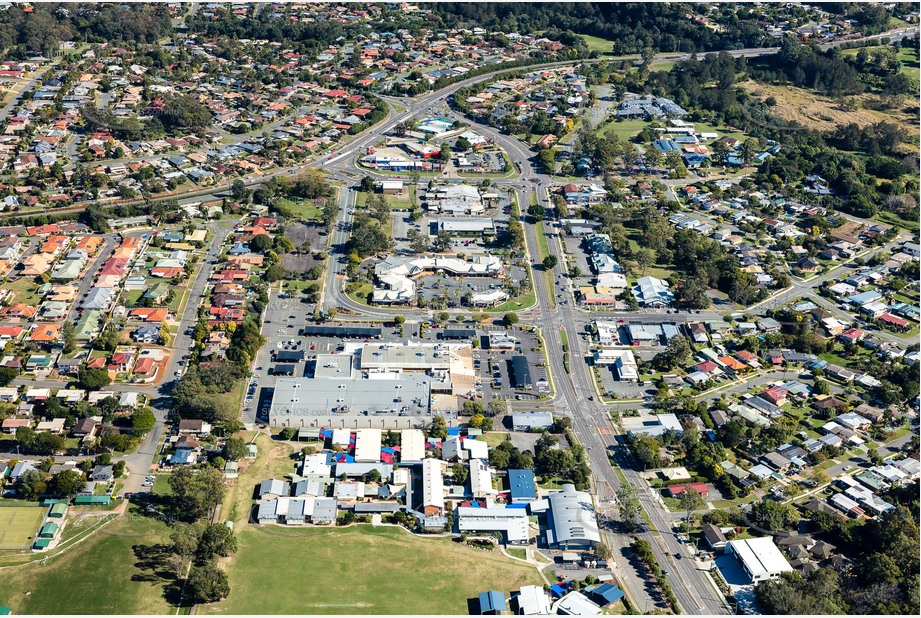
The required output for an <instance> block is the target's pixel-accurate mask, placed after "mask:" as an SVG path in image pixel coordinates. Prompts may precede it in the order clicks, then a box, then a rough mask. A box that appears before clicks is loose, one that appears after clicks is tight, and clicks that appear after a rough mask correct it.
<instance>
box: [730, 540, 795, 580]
mask: <svg viewBox="0 0 921 618" xmlns="http://www.w3.org/2000/svg"><path fill="white" fill-rule="evenodd" d="M729 545H731V546H732V551H733V552H734V553H735V554H736V555H737V556H738V557H739V560H741V561H742V562H743V564H745V567H746V569H747V570H748V572H749V573H751V575H752V576H753V577H754V576H755V575H758V574H762V573H763V574H770V573H778V572H781V571H792V570H793V568H792V567H791V566H790V563H788V562H787V559H786V558H784V557H783V554H782V553H780V550H779V549H778V548H777V546H776V545H774V540H773V539H771V537H761V538H756V539H741V540H738V541H729Z"/></svg>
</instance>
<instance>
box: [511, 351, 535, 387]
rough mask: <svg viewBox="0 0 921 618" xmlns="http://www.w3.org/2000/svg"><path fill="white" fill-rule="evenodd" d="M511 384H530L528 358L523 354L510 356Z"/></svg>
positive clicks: (516, 385)
mask: <svg viewBox="0 0 921 618" xmlns="http://www.w3.org/2000/svg"><path fill="white" fill-rule="evenodd" d="M512 386H514V387H515V388H525V387H528V386H531V369H530V367H528V359H527V357H525V356H522V355H518V356H513V357H512Z"/></svg>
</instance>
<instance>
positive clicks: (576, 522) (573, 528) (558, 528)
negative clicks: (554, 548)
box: [547, 483, 601, 545]
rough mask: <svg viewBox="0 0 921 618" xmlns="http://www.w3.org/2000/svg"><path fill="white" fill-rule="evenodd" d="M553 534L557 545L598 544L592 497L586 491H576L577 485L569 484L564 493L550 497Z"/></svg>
mask: <svg viewBox="0 0 921 618" xmlns="http://www.w3.org/2000/svg"><path fill="white" fill-rule="evenodd" d="M547 499H548V501H549V503H550V514H551V519H552V521H553V534H554V538H555V541H556V543H557V544H560V545H565V544H569V543H598V542H600V541H601V535H599V533H598V521H597V520H596V519H595V507H594V505H593V504H592V497H591V496H590V495H589V494H587V493H586V492H584V491H576V487H575V485H572V484H570V483H567V484H565V485H563V489H562V491H557V492H554V493H552V494H550V495H549V496H548V498H547Z"/></svg>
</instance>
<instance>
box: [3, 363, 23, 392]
mask: <svg viewBox="0 0 921 618" xmlns="http://www.w3.org/2000/svg"><path fill="white" fill-rule="evenodd" d="M18 375H19V372H18V371H16V370H15V369H13V368H12V367H0V388H3V387H6V386H9V385H10V383H11V382H12V381H13V380H15V379H16V377H17V376H18Z"/></svg>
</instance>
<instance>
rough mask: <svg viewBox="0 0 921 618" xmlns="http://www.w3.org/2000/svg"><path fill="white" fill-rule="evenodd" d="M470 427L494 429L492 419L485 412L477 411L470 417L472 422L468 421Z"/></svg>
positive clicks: (484, 429)
mask: <svg viewBox="0 0 921 618" xmlns="http://www.w3.org/2000/svg"><path fill="white" fill-rule="evenodd" d="M467 425H468V426H469V427H473V428H474V429H482V430H483V431H492V419H491V418H489V417H487V416H486V415H485V414H482V413H477V414H474V415H473V416H471V417H470V422H469V423H467Z"/></svg>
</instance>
